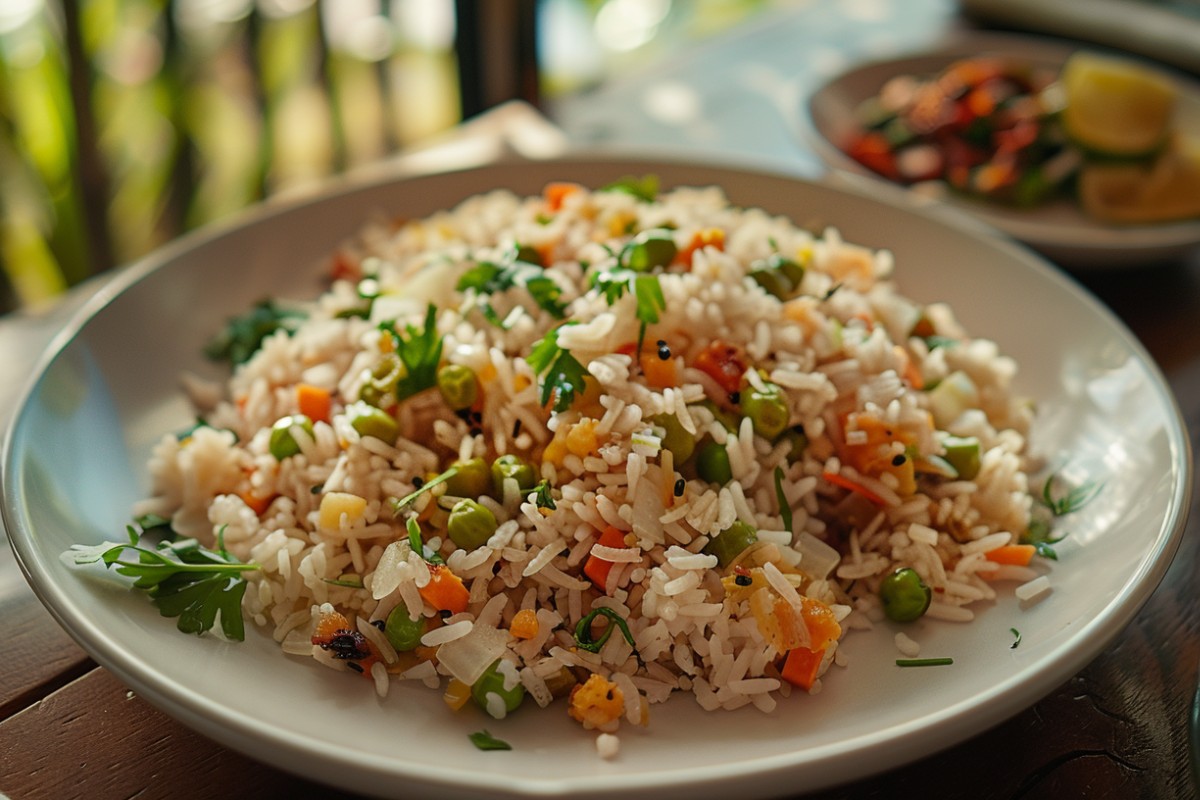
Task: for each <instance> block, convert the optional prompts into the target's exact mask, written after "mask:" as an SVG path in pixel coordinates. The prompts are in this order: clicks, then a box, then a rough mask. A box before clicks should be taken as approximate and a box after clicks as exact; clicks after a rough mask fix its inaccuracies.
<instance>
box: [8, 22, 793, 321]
mask: <svg viewBox="0 0 1200 800" xmlns="http://www.w3.org/2000/svg"><path fill="white" fill-rule="evenodd" d="M791 4H793V5H794V4H796V3H795V2H793V3H791ZM784 5H788V3H787V2H783V0H689V2H672V1H671V0H540V1H539V0H0V313H3V312H7V311H11V310H13V309H16V308H22V307H27V308H28V307H38V306H39V305H42V304H44V303H46V302H47V301H49V300H51V299H52V298H54V297H55V296H57V295H58V294H60V293H61V292H63V291H64V290H65V289H67V288H68V287H70V286H72V285H74V284H77V283H79V282H81V281H83V280H85V279H87V278H88V277H90V276H92V275H95V274H97V273H100V272H103V271H105V270H107V269H110V268H112V267H113V266H115V265H119V264H125V263H128V262H130V261H131V260H133V259H135V258H137V257H138V256H140V255H142V254H144V253H146V252H147V251H149V250H151V249H153V248H154V247H156V246H158V245H160V244H162V243H163V242H164V241H167V240H169V239H171V238H173V237H175V236H177V235H179V234H180V233H182V232H185V231H187V230H189V229H192V228H195V227H197V226H200V225H204V224H205V223H208V222H211V221H214V220H217V219H220V218H221V217H224V216H226V215H229V214H231V213H233V212H235V211H237V210H239V209H241V208H243V207H244V206H246V205H248V204H250V203H253V202H255V201H257V200H259V199H262V198H264V197H268V196H272V195H278V194H281V193H288V192H295V191H303V190H304V189H305V187H307V186H312V185H313V184H314V183H315V182H319V181H320V180H321V179H323V178H325V177H327V176H329V175H331V174H334V173H338V172H342V171H345V170H348V169H353V168H355V167H357V166H361V165H365V164H369V163H371V162H374V161H377V160H378V159H380V158H382V157H385V156H386V155H388V154H389V153H392V152H395V151H398V150H400V149H403V148H405V147H407V146H410V145H412V144H413V143H415V142H419V141H422V140H424V139H427V138H428V137H430V136H433V135H435V134H437V133H439V132H441V131H444V130H446V129H448V128H451V127H452V126H454V125H456V124H457V123H459V122H460V121H461V120H463V119H465V118H469V117H471V116H473V115H475V114H477V113H479V112H480V111H483V110H485V109H486V108H488V107H490V106H492V105H495V104H496V103H499V102H502V101H504V100H508V99H512V98H518V99H523V100H526V101H528V102H530V103H531V104H533V105H534V106H538V107H540V106H541V105H542V104H543V102H547V101H548V102H553V100H554V98H556V97H562V96H564V95H567V94H571V93H579V92H582V91H584V90H586V89H587V88H588V87H590V86H594V85H595V84H597V83H599V82H601V81H603V80H606V79H612V78H614V77H617V76H619V75H620V73H621V72H622V71H623V70H630V69H636V68H637V67H638V66H639V65H642V64H645V63H647V62H648V61H651V60H654V59H657V58H662V57H663V56H664V55H665V54H667V53H669V52H671V51H672V50H673V49H674V48H678V47H680V46H683V45H686V44H688V43H693V42H695V41H697V40H701V39H704V38H705V37H708V36H712V35H714V34H716V33H718V32H720V31H724V30H727V29H729V28H730V27H731V26H735V25H738V24H740V23H743V22H745V21H746V20H749V19H751V18H753V17H755V16H756V15H758V14H761V13H762V12H763V11H765V10H767V9H768V8H771V7H778V6H784Z"/></svg>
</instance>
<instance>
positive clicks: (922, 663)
mask: <svg viewBox="0 0 1200 800" xmlns="http://www.w3.org/2000/svg"><path fill="white" fill-rule="evenodd" d="M953 663H954V659H953V658H897V659H896V666H897V667H945V666H948V665H950V664H953Z"/></svg>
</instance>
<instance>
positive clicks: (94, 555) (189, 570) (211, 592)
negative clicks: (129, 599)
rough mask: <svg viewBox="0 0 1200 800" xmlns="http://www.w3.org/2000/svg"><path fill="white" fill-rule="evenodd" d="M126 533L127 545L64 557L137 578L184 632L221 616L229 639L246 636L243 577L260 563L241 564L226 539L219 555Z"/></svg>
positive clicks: (78, 550) (74, 550) (79, 549)
mask: <svg viewBox="0 0 1200 800" xmlns="http://www.w3.org/2000/svg"><path fill="white" fill-rule="evenodd" d="M126 530H127V532H128V534H129V541H128V542H127V543H121V542H102V543H101V544H98V545H94V546H87V545H72V547H71V549H70V550H69V551H67V552H66V553H64V554H63V558H64V560H65V561H67V563H69V564H72V565H74V566H83V565H85V564H95V563H98V562H99V563H103V564H104V566H105V567H113V568H115V571H116V572H117V573H118V574H120V575H124V576H126V577H129V578H133V579H134V581H133V587H134V588H136V589H141V590H143V591H144V592H146V594H148V595H149V596H150V600H151V601H152V602H153V603H154V604H155V605H156V606H158V610H159V612H160V613H161V614H162V615H163V616H164V617H177V618H178V621H177V622H176V627H177V628H178V629H179V630H180V631H182V632H184V633H195V634H201V633H204V632H205V631H208V630H211V629H212V627H213V626H214V625H215V624H216V620H217V615H218V614H220V616H221V632H222V633H223V634H224V635H225V638H227V639H236V640H237V641H241V640H243V639H244V638H245V636H246V633H245V623H244V621H243V620H242V596H243V595H245V593H246V579H245V578H243V577H242V573H244V572H247V571H251V570H257V569H259V566H258V565H257V564H242V563H239V562H238V561H237V559H235V558H233V556H231V555H229V553H228V552H227V551H226V550H225V546H224V543H223V541H222V537H221V536H218V544H217V550H216V551H212V550H207V549H205V548H203V547H201V546H200V544H199V542H197V541H196V540H195V539H183V540H180V541H176V542H159V543H158V544H157V545H156V546H155V548H154V549H150V548H149V547H145V546H143V545H142V540H143V536H142V535H139V534H138V532H137V529H135V528H134V526H132V525H130V526H127V528H126ZM127 552H128V553H133V554H136V556H137V558H136V560H130V559H125V560H123V559H122V558H121V556H122V555H123V554H125V553H127Z"/></svg>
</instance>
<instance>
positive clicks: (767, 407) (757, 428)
mask: <svg viewBox="0 0 1200 800" xmlns="http://www.w3.org/2000/svg"><path fill="white" fill-rule="evenodd" d="M742 413H743V414H745V415H746V416H747V417H749V418H750V423H751V424H752V425H753V426H754V432H755V433H757V434H758V435H759V436H761V437H763V438H764V439H769V440H771V441H774V440H775V439H776V438H778V437H779V435H780V434H781V433H783V432H784V431H785V430H787V427H788V418H789V415H790V411H789V410H788V405H787V400H785V399H784V397H783V390H781V389H780V388H779V387H778V386H776V385H775V384H773V383H767V384H764V385H763V388H762V389H755V388H752V387H748V388H747V389H746V390H745V391H743V392H742Z"/></svg>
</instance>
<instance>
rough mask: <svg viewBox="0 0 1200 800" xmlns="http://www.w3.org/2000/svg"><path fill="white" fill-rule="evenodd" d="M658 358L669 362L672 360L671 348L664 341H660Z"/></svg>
mask: <svg viewBox="0 0 1200 800" xmlns="http://www.w3.org/2000/svg"><path fill="white" fill-rule="evenodd" d="M658 357H659V358H660V359H662V360H663V361H669V360H670V358H671V348H670V346H669V345H668V344H667V343H666V342H664V341H663V340H662V339H659V340H658Z"/></svg>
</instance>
